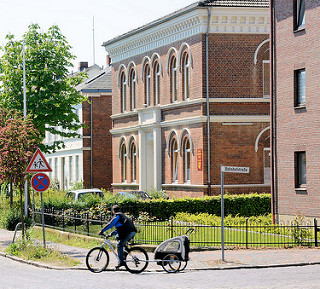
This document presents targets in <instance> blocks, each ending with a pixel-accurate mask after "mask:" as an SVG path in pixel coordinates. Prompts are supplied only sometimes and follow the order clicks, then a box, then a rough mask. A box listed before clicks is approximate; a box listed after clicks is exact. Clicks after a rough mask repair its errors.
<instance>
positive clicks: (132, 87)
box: [130, 69, 136, 110]
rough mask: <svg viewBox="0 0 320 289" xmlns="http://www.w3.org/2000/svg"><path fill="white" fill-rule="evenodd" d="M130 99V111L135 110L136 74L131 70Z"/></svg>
mask: <svg viewBox="0 0 320 289" xmlns="http://www.w3.org/2000/svg"><path fill="white" fill-rule="evenodd" d="M130 99H131V110H135V109H136V72H135V70H134V69H131V72H130Z"/></svg>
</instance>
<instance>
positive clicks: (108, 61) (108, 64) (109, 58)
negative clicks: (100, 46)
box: [106, 54, 111, 66]
mask: <svg viewBox="0 0 320 289" xmlns="http://www.w3.org/2000/svg"><path fill="white" fill-rule="evenodd" d="M106 60H107V66H110V65H111V57H110V56H109V54H107V59H106Z"/></svg>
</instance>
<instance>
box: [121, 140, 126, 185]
mask: <svg viewBox="0 0 320 289" xmlns="http://www.w3.org/2000/svg"><path fill="white" fill-rule="evenodd" d="M121 181H122V182H123V183H126V182H127V149H126V145H125V144H124V143H123V144H122V146H121Z"/></svg>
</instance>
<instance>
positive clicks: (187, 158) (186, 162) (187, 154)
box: [183, 138, 191, 183]
mask: <svg viewBox="0 0 320 289" xmlns="http://www.w3.org/2000/svg"><path fill="white" fill-rule="evenodd" d="M190 163H191V147H190V141H189V139H188V138H186V140H185V142H184V145H183V167H184V182H185V183H188V182H190V179H191V175H190V167H191V166H190Z"/></svg>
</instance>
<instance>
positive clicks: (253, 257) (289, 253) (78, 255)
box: [0, 229, 320, 271]
mask: <svg viewBox="0 0 320 289" xmlns="http://www.w3.org/2000/svg"><path fill="white" fill-rule="evenodd" d="M13 235H14V232H10V231H7V230H4V229H0V257H1V256H2V257H8V258H11V259H15V260H18V261H20V262H26V263H30V264H33V265H36V266H39V267H44V268H51V269H60V270H61V269H75V270H82V269H87V268H86V264H85V258H86V255H87V253H88V251H89V250H88V249H82V248H76V247H71V246H66V245H62V244H51V243H47V245H48V246H51V247H54V248H55V249H58V250H59V251H60V252H62V253H64V254H67V255H69V256H71V257H72V258H75V259H77V260H79V261H80V264H79V265H77V266H76V267H72V268H62V267H59V268H58V267H54V266H51V265H48V264H44V263H40V262H33V261H23V260H21V259H19V258H15V257H11V256H8V255H7V254H5V253H3V251H4V249H5V248H6V247H7V246H8V245H9V244H10V243H11V242H12V239H13ZM17 235H18V237H19V236H20V233H18V234H17ZM148 254H149V259H150V260H152V259H153V253H148ZM116 263H117V261H116V259H115V257H114V256H113V255H112V254H111V255H110V263H109V266H108V268H109V269H110V270H114V267H115V266H116ZM313 264H320V248H312V249H310V248H294V249H256V250H252V249H249V250H244V249H234V250H225V262H222V260H221V250H215V251H202V252H191V253H190V261H189V262H188V265H187V267H186V270H223V269H242V268H268V267H286V266H305V265H313ZM148 270H151V271H155V270H162V268H161V267H160V266H158V265H157V264H156V263H153V262H151V263H150V264H149V266H148Z"/></svg>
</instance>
